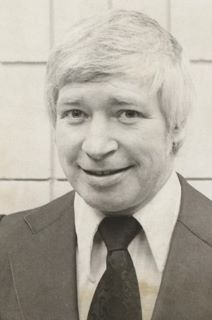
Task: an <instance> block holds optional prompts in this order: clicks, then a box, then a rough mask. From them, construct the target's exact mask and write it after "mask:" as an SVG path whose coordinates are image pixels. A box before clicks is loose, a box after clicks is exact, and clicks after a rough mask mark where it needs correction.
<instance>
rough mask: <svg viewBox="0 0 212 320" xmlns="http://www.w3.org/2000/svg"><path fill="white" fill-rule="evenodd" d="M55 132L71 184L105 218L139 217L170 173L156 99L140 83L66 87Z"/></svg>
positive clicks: (170, 158)
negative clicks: (105, 216) (139, 213)
mask: <svg viewBox="0 0 212 320" xmlns="http://www.w3.org/2000/svg"><path fill="white" fill-rule="evenodd" d="M55 130H56V143H57V147H58V152H59V157H60V161H61V164H62V167H63V170H64V172H65V175H66V176H67V178H68V180H69V182H70V183H71V185H72V186H73V188H74V189H75V191H76V192H78V193H79V194H80V195H81V197H82V198H83V199H84V200H85V201H86V202H87V203H88V204H89V205H90V206H92V207H94V208H97V209H99V210H101V211H103V212H104V213H108V214H112V213H113V214H132V213H134V211H135V210H137V209H138V208H140V207H142V206H143V205H144V204H145V203H146V202H148V201H149V200H150V199H151V198H152V197H153V196H154V195H155V194H156V193H157V192H158V190H159V189H160V188H161V187H162V185H163V184H164V183H165V181H166V180H167V178H168V176H169V175H170V173H171V170H172V166H173V156H172V155H171V145H172V141H171V139H170V135H168V134H167V129H166V123H165V120H164V117H163V115H162V113H161V111H160V108H159V103H158V98H157V95H156V94H155V95H149V90H148V88H147V87H144V86H141V85H140V84H139V83H138V81H136V79H135V78H134V79H132V78H130V77H125V78H114V79H110V80H107V81H105V82H95V83H94V82H90V83H89V82H87V83H75V84H67V85H66V86H64V87H63V88H62V89H61V90H60V92H59V97H58V102H57V123H56V129H55Z"/></svg>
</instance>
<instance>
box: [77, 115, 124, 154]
mask: <svg viewBox="0 0 212 320" xmlns="http://www.w3.org/2000/svg"><path fill="white" fill-rule="evenodd" d="M117 149H118V142H117V141H116V140H115V139H114V138H113V137H112V134H111V130H110V129H109V127H108V125H107V122H106V121H100V120H97V119H96V121H95V120H94V119H93V120H92V121H91V123H90V125H89V128H88V130H87V132H86V137H85V138H84V141H83V143H82V150H83V151H84V152H85V153H86V154H87V155H88V156H89V157H90V158H92V159H94V160H103V159H105V158H106V157H108V156H109V155H112V154H113V153H114V152H116V150H117Z"/></svg>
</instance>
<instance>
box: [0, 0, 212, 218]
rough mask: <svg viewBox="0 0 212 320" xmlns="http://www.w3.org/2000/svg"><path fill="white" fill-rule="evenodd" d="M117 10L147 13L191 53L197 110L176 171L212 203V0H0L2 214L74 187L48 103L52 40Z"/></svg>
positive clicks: (49, 198) (0, 193)
mask: <svg viewBox="0 0 212 320" xmlns="http://www.w3.org/2000/svg"><path fill="white" fill-rule="evenodd" d="M111 8H125V9H135V10H140V11H143V12H144V13H147V14H149V15H150V16H151V17H153V18H155V19H157V20H158V21H159V22H160V23H161V24H162V25H163V26H164V27H165V28H168V29H169V30H170V31H171V32H172V33H173V34H174V35H176V37H177V38H178V39H179V40H180V41H181V42H182V43H183V44H184V46H185V47H186V48H187V52H188V55H189V57H190V58H191V71H192V74H193V78H194V83H195V85H196V91H197V105H196V108H195V110H194V112H193V115H192V121H191V123H190V126H189V130H188V131H189V135H188V138H187V140H186V143H185V145H184V147H183V149H182V151H181V152H180V154H179V156H178V159H177V168H178V171H179V172H181V173H182V174H183V175H184V176H185V177H186V178H187V179H188V180H189V181H190V182H191V183H192V184H193V185H194V186H195V187H196V188H197V189H199V190H201V191H202V192H203V193H205V194H206V195H207V196H208V197H210V198H212V142H211V140H212V125H211V123H212V90H211V86H212V37H211V31H212V1H211V0H157V1H155V0H130V1H129V0H36V1H35V0H0V41H1V50H0V105H1V109H0V198H1V201H0V212H1V213H10V212H13V211H16V210H22V209H27V208H31V207H34V206H37V205H40V204H43V203H45V202H47V201H49V200H51V199H53V198H55V197H57V196H58V195H60V194H62V193H64V192H66V191H67V190H69V189H70V186H69V184H68V183H67V182H66V181H65V177H64V175H63V173H62V170H61V169H60V167H59V164H58V160H57V157H56V152H55V149H54V144H53V140H54V139H53V135H52V133H51V129H50V125H49V122H48V117H47V113H46V109H45V105H44V98H43V96H44V77H45V63H46V59H47V57H48V52H49V49H50V47H51V46H52V45H53V43H55V42H57V41H58V39H59V38H60V37H61V35H62V34H63V33H64V31H65V30H66V29H68V28H69V26H70V25H71V24H72V23H73V22H75V21H77V20H78V19H80V18H81V17H85V16H88V15H91V14H95V13H97V12H103V11H105V10H108V9H111Z"/></svg>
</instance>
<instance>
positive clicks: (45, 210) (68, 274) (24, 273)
mask: <svg viewBox="0 0 212 320" xmlns="http://www.w3.org/2000/svg"><path fill="white" fill-rule="evenodd" d="M73 198H74V193H68V194H67V195H65V196H63V197H62V198H59V199H57V200H55V201H53V202H51V203H50V204H48V205H46V206H44V207H41V208H40V209H36V210H32V212H30V213H28V214H27V215H26V216H25V218H24V220H25V222H26V223H27V225H28V226H29V228H30V230H31V231H30V232H28V233H27V235H26V234H24V235H23V236H24V237H25V239H24V241H23V244H22V246H23V248H22V247H20V246H19V247H18V248H16V249H15V250H13V251H12V252H10V265H11V272H12V274H13V284H14V287H15V291H16V299H17V301H18V302H19V308H20V309H21V312H22V314H23V318H24V319H25V318H26V319H52V320H54V319H55V320H56V319H63V320H69V319H72V320H77V319H78V306H77V286H76V257H75V254H76V246H77V245H76V234H75V227H74V208H73ZM14 319H16V318H15V317H14Z"/></svg>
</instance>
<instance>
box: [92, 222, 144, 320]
mask: <svg viewBox="0 0 212 320" xmlns="http://www.w3.org/2000/svg"><path fill="white" fill-rule="evenodd" d="M139 229H140V225H139V223H138V222H137V221H136V220H135V219H134V218H133V217H109V218H105V219H104V220H103V221H102V222H101V224H100V226H99V232H100V235H101V237H102V239H103V241H104V242H105V244H106V247H107V250H108V253H107V266H106V271H105V272H104V274H103V276H102V278H101V279H100V281H99V283H98V286H97V288H96V291H95V293H94V297H93V300H92V302H91V306H90V310H89V313H88V320H142V311H141V303H140V295H139V287H138V281H137V277H136V273H135V268H134V265H133V262H132V259H131V257H130V254H129V252H128V250H127V247H128V245H129V243H130V242H131V241H132V239H133V238H134V237H135V236H136V234H137V233H138V231H139Z"/></svg>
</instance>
